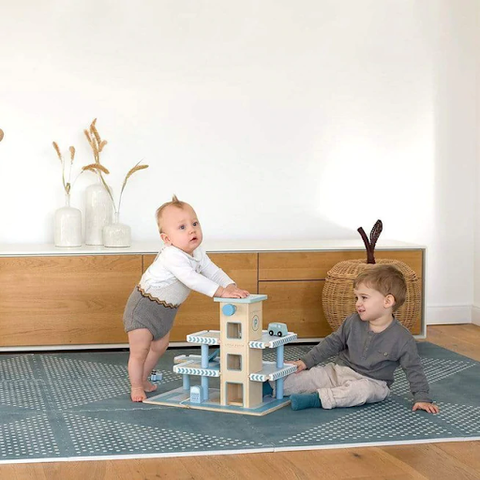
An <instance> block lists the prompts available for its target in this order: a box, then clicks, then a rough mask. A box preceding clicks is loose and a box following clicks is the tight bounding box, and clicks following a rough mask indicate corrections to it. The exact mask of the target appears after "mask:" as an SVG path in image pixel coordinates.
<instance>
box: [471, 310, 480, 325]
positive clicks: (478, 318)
mask: <svg viewBox="0 0 480 480" xmlns="http://www.w3.org/2000/svg"><path fill="white" fill-rule="evenodd" d="M472 323H474V324H475V325H478V326H480V307H476V306H475V305H474V306H473V307H472Z"/></svg>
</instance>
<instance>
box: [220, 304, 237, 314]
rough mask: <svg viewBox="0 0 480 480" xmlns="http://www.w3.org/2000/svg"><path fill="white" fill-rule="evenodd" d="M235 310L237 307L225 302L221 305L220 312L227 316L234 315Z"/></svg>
mask: <svg viewBox="0 0 480 480" xmlns="http://www.w3.org/2000/svg"><path fill="white" fill-rule="evenodd" d="M236 311H237V307H236V306H235V305H232V304H231V303H227V304H226V305H224V306H223V307H222V312H223V314H224V315H226V316H227V317H231V316H232V315H235V312H236Z"/></svg>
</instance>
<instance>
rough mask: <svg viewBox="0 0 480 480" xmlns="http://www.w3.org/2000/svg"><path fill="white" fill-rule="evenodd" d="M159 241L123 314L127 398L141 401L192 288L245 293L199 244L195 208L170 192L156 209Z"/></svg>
mask: <svg viewBox="0 0 480 480" xmlns="http://www.w3.org/2000/svg"><path fill="white" fill-rule="evenodd" d="M156 217H157V224H158V228H159V231H160V237H161V239H162V240H163V242H164V244H165V246H164V248H163V249H162V250H161V251H160V253H159V254H158V255H157V257H156V259H155V261H154V262H153V263H152V265H150V267H148V269H147V270H146V271H145V273H144V274H143V276H142V278H141V280H140V283H139V284H138V285H137V286H136V287H135V289H134V290H133V292H132V294H131V295H130V298H129V299H128V302H127V305H126V307H125V313H124V316H123V322H124V325H125V331H126V332H127V333H128V343H129V346H130V357H129V360H128V375H129V378H130V384H131V394H130V396H131V399H132V401H134V402H142V401H143V400H145V399H146V393H145V392H153V391H154V390H155V389H156V386H155V385H153V384H152V383H150V382H149V381H148V376H149V374H150V372H151V370H152V369H153V368H154V367H155V365H156V364H157V362H158V359H159V358H160V357H161V356H162V355H163V353H164V352H165V350H166V349H167V347H168V340H169V336H170V330H171V329H172V326H173V321H174V320H175V316H176V314H177V311H178V308H179V307H180V305H181V304H182V303H183V302H184V301H185V300H186V299H187V297H188V295H189V293H190V292H191V291H192V290H195V291H197V292H200V293H203V294H204V295H208V296H210V297H214V296H215V297H227V298H245V297H247V296H248V295H249V293H248V292H247V291H246V290H241V289H240V288H237V286H236V285H235V283H234V281H233V280H232V279H231V278H230V277H229V276H228V275H226V274H225V272H223V271H222V270H221V269H220V268H218V267H217V266H216V265H215V264H214V263H213V262H212V261H211V260H210V259H209V258H208V256H207V254H206V253H205V252H204V251H203V249H202V248H201V247H200V245H201V243H202V240H203V234H202V228H201V226H200V222H199V221H198V218H197V214H196V213H195V210H193V208H192V207H191V206H190V205H189V204H188V203H185V202H182V201H180V200H178V198H177V197H176V196H175V195H174V196H173V197H172V200H171V201H170V202H167V203H164V204H163V205H162V206H161V207H160V208H159V209H158V210H157V212H156Z"/></svg>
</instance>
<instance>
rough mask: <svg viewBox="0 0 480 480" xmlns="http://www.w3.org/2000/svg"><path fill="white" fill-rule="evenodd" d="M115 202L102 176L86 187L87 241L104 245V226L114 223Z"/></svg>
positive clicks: (88, 243)
mask: <svg viewBox="0 0 480 480" xmlns="http://www.w3.org/2000/svg"><path fill="white" fill-rule="evenodd" d="M112 216H113V204H112V199H111V198H110V195H109V194H108V193H107V190H106V188H105V186H104V185H103V184H102V182H101V180H100V178H99V180H98V183H96V184H93V185H90V186H88V187H87V188H86V189H85V243H86V244H87V245H103V227H104V226H105V225H109V224H111V223H112Z"/></svg>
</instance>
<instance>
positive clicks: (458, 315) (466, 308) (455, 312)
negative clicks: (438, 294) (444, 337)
mask: <svg viewBox="0 0 480 480" xmlns="http://www.w3.org/2000/svg"><path fill="white" fill-rule="evenodd" d="M477 310H478V315H479V317H478V318H479V319H480V309H479V308H477ZM472 317H473V309H472V305H453V306H441V307H427V308H426V323H427V325H450V324H452V325H453V324H459V323H472Z"/></svg>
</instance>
